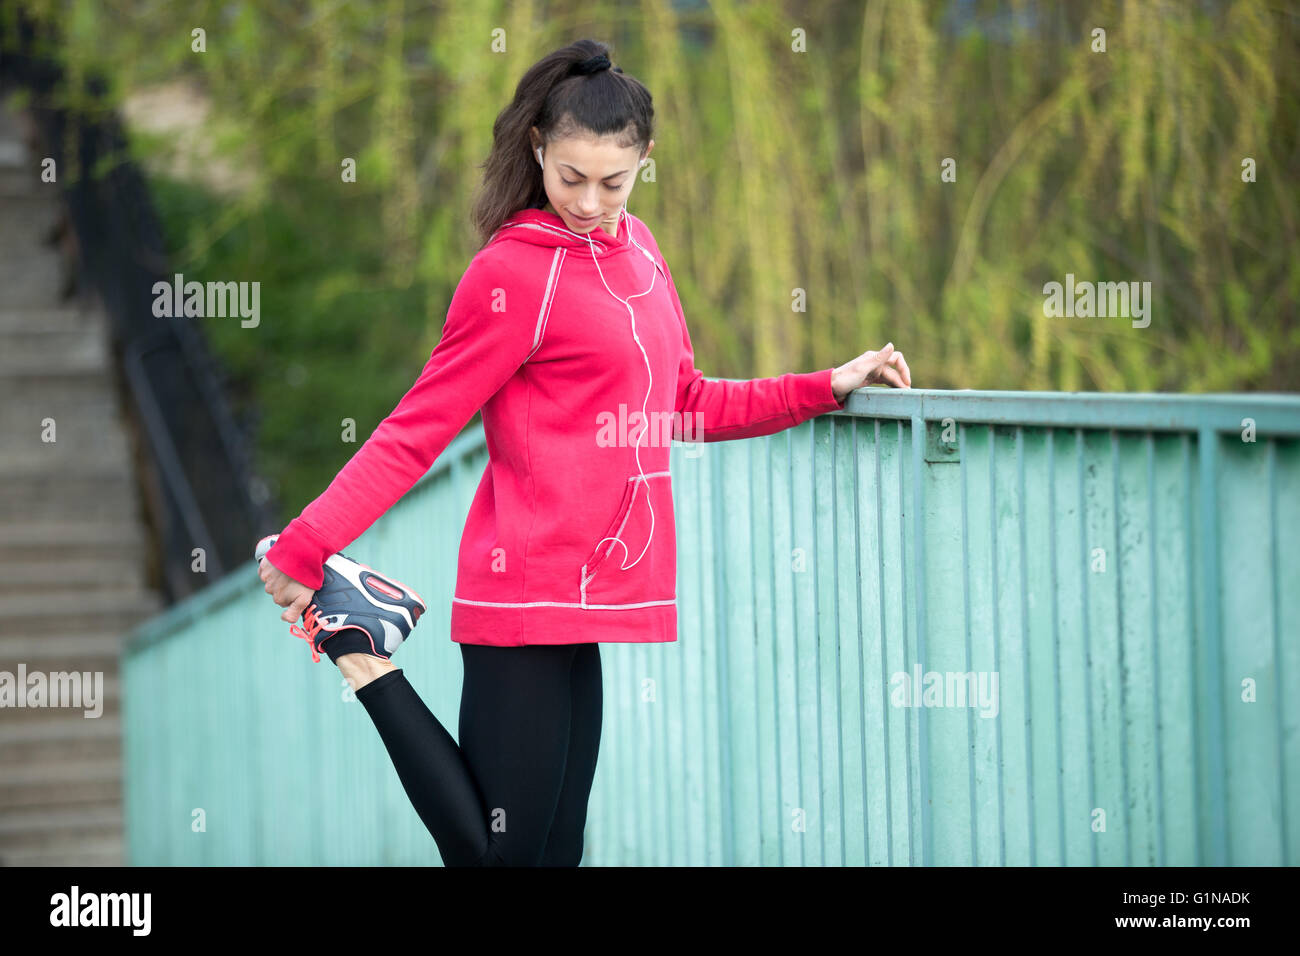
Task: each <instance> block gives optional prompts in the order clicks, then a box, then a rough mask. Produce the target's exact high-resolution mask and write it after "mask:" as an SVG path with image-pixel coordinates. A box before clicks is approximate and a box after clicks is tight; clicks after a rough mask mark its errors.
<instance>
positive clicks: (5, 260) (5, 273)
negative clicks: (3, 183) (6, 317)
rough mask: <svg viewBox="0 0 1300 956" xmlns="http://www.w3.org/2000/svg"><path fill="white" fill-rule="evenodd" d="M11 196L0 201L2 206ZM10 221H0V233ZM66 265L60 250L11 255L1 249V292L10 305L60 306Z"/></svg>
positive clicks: (6, 304) (6, 303)
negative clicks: (29, 254)
mask: <svg viewBox="0 0 1300 956" xmlns="http://www.w3.org/2000/svg"><path fill="white" fill-rule="evenodd" d="M9 201H10V200H5V202H4V203H0V209H3V208H4V206H5V205H6V204H7V203H8V202H9ZM9 228H11V227H10V226H8V225H5V224H3V223H0V234H3V233H4V232H5V231H6V230H7V229H9ZM65 269H66V267H65V266H64V265H63V263H62V261H61V260H60V258H59V255H58V253H56V252H54V251H53V250H49V251H48V255H41V256H22V257H20V258H12V257H10V256H8V255H6V254H5V253H4V250H0V290H3V292H2V293H0V295H3V298H4V304H5V306H6V307H7V308H11V309H12V308H24V307H31V306H40V307H50V306H57V305H59V303H60V302H62V301H63V288H64V272H65Z"/></svg>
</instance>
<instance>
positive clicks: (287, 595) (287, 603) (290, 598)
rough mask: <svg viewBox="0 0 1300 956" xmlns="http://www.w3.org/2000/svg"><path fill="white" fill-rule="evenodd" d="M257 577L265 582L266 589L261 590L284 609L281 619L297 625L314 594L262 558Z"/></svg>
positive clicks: (258, 564)
mask: <svg viewBox="0 0 1300 956" xmlns="http://www.w3.org/2000/svg"><path fill="white" fill-rule="evenodd" d="M257 576H258V577H260V578H261V579H262V580H263V581H265V582H266V587H264V588H263V589H262V590H264V591H265V592H266V593H267V594H269V595H271V597H272V598H273V599H274V600H275V603H276V604H278V605H280V607H282V608H284V609H285V610H284V613H283V614H281V615H280V617H281V619H282V620H285V621H287V622H289V623H290V624H296V623H298V619H299V618H300V617H302V613H303V611H305V610H307V605H308V604H310V603H311V599H312V596H313V595H314V594H315V593H316V592H315V591H314V590H312V589H311V588H309V587H307V585H305V584H301V583H299V582H298V581H295V580H294V579H293V578H291V577H289V575H287V574H285V573H284V572H283V571H281V570H280V569H279V568H277V567H276V566H275V565H274V564H272V563H271V562H270V561H268V560H266V558H262V560H261V561H259V562H258V563H257Z"/></svg>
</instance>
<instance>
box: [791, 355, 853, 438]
mask: <svg viewBox="0 0 1300 956" xmlns="http://www.w3.org/2000/svg"><path fill="white" fill-rule="evenodd" d="M834 374H835V369H833V368H824V369H822V370H820V371H817V372H803V373H800V374H796V375H793V376H792V379H793V381H792V384H793V385H794V389H793V393H792V395H791V400H790V410H791V413H792V414H793V415H794V417H795V424H796V425H797V424H800V423H802V422H805V421H807V420H808V419H810V418H815V417H816V416H818V415H821V414H824V413H825V412H833V411H836V410H840V411H842V410H843V409H844V406H845V405H847V404H848V401H849V396H848V395H845V396H844V401H842V402H841V401H837V400H836V398H835V392H834V391H833V390H832V389H831V377H832V376H833V375H834ZM852 394H853V393H852V392H850V393H849V395H852Z"/></svg>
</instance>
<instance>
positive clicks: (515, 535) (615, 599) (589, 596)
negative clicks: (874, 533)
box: [267, 209, 844, 646]
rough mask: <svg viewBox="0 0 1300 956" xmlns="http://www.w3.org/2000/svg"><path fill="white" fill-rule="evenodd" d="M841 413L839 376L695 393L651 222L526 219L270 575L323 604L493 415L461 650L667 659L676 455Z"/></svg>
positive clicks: (286, 534)
mask: <svg viewBox="0 0 1300 956" xmlns="http://www.w3.org/2000/svg"><path fill="white" fill-rule="evenodd" d="M629 231H630V235H629ZM620 298H622V299H625V300H627V304H624V302H622V301H619V299H620ZM843 407H844V404H843V403H842V402H837V401H836V400H835V397H834V395H833V394H832V393H831V369H829V368H827V369H822V370H821V371H817V372H807V373H802V374H797V373H788V374H785V375H781V376H779V377H776V378H763V379H753V380H751V381H743V382H725V381H709V380H708V379H706V378H704V376H703V373H701V372H700V370H699V369H697V368H695V364H694V352H693V350H692V348H691V339H690V335H689V334H688V333H687V331H686V318H685V316H684V315H683V314H682V306H681V301H680V300H679V299H678V297H677V290H676V288H675V287H674V285H673V279H672V273H671V272H670V271H669V270H668V263H667V262H665V261H664V259H663V256H662V255H660V253H659V247H658V245H657V244H656V243H655V240H654V237H653V236H652V235H651V234H650V230H649V229H647V228H646V226H645V224H644V223H643V222H641V220H640V219H638V218H636V217H635V216H633V215H631V214H630V213H627V212H624V213H623V214H622V215H621V216H620V219H619V228H618V235H617V236H616V237H611V236H610V235H609V233H607V232H605V231H604V230H603V229H600V228H597V229H595V230H593V231H592V232H591V233H590V237H588V236H586V235H583V234H581V233H577V232H574V231H572V230H570V229H569V228H568V227H567V226H566V225H565V224H564V221H563V220H562V219H561V218H560V217H559V216H558V215H556V214H554V213H551V212H547V211H545V210H542V209H524V210H521V211H519V212H517V213H515V214H514V215H512V216H511V217H510V218H509V219H507V220H506V221H505V222H504V223H503V224H502V226H501V228H500V229H498V230H497V231H496V232H495V233H494V234H493V236H492V238H491V239H490V240H489V242H488V244H487V245H486V246H485V247H484V248H483V249H482V250H480V251H479V253H478V254H477V255H475V257H474V258H473V260H472V261H471V262H470V264H469V267H468V268H467V269H466V270H465V275H464V276H463V277H462V278H461V281H460V283H459V285H458V286H457V287H456V291H455V294H454V295H453V296H452V300H451V304H450V306H449V307H448V310H447V320H446V323H445V324H444V326H443V331H442V338H441V340H440V341H439V342H438V344H437V346H436V347H435V348H434V350H433V353H432V354H431V355H430V356H429V360H428V362H427V363H426V364H425V366H424V370H423V371H422V372H421V373H420V377H419V378H418V379H417V380H416V382H415V384H414V385H413V386H412V387H411V389H410V390H409V391H408V392H407V393H406V394H405V395H404V396H403V397H402V400H401V401H400V402H399V403H398V405H397V407H396V408H395V409H393V412H392V413H391V414H390V415H389V416H388V417H387V418H385V419H384V420H383V421H382V422H380V423H379V425H378V427H377V428H376V429H375V431H374V433H373V434H372V435H371V436H370V438H369V439H368V440H367V441H366V442H365V443H364V444H363V445H362V446H361V447H360V448H359V449H358V450H357V453H356V454H355V455H353V457H352V459H351V460H350V461H349V462H348V463H347V464H346V465H345V466H344V467H343V469H342V470H341V471H340V472H339V473H338V475H337V476H336V477H335V478H334V480H333V481H332V482H331V483H330V485H329V487H328V488H327V489H325V491H324V493H323V494H321V496H320V497H318V498H317V499H316V500H315V501H313V502H312V503H311V504H309V505H308V506H307V507H306V508H305V509H303V512H302V514H301V515H300V516H299V517H297V518H295V519H294V520H293V521H291V522H290V523H289V526H288V527H287V528H285V529H284V531H283V532H282V533H281V535H280V538H279V540H278V541H277V542H276V544H275V546H274V547H273V548H272V549H271V550H270V551H269V552H268V553H267V560H269V561H270V562H271V563H272V564H273V565H275V567H277V568H279V569H280V570H281V571H283V572H284V573H285V574H287V575H289V576H290V577H291V578H294V579H295V580H297V581H299V582H301V583H302V584H304V585H306V586H307V587H311V588H318V587H320V585H321V581H322V572H321V565H322V564H323V562H324V561H325V559H326V558H327V557H329V555H331V554H333V553H334V552H336V551H340V550H342V549H344V548H346V547H347V546H348V545H349V544H350V543H351V542H352V541H354V540H355V539H356V538H357V537H358V536H359V535H360V534H361V533H362V532H363V531H365V530H366V529H367V528H368V527H369V526H370V525H371V524H373V523H374V521H375V520H376V519H377V518H379V516H380V515H382V514H383V513H384V512H385V511H387V510H388V509H389V508H390V507H392V505H393V504H394V502H396V501H397V500H398V499H399V498H400V497H401V496H402V495H404V494H405V493H406V492H407V491H408V490H409V489H410V488H411V486H412V485H414V484H415V483H416V482H417V481H418V480H419V479H420V478H422V477H423V476H424V475H425V473H426V472H428V470H429V468H430V467H431V466H432V464H433V462H434V460H435V459H436V458H437V457H438V455H440V454H441V453H442V451H443V449H444V448H446V447H447V445H448V444H449V443H450V442H451V440H452V439H453V438H454V437H455V436H456V435H457V433H459V431H460V430H461V429H462V428H463V427H464V426H465V424H466V423H467V422H468V421H469V420H470V418H472V417H473V415H474V412H475V411H477V410H479V409H480V408H482V412H483V429H484V432H485V434H486V438H487V448H488V456H489V462H488V466H487V468H486V469H485V470H484V472H483V477H482V479H481V480H480V482H479V485H478V490H477V492H476V493H475V495H474V500H473V502H472V504H471V505H470V509H469V515H468V517H467V519H466V521H465V530H464V534H463V536H462V537H461V542H460V553H459V558H458V562H457V575H456V589H455V592H454V596H453V598H452V608H451V639H452V640H453V641H457V642H461V643H467V644H491V645H497V646H519V645H524V644H576V643H589V642H592V641H602V642H604V641H620V642H662V641H675V640H676V639H677V544H676V536H675V529H674V523H673V500H672V485H671V481H670V476H669V472H668V453H669V448H670V440H671V439H673V438H676V439H678V440H685V441H701V440H702V441H726V440H729V439H734V438H750V437H753V436H757V435H770V434H772V433H774V432H778V431H781V430H783V429H786V428H791V427H793V426H795V425H798V424H800V423H801V422H804V421H806V420H807V419H809V418H812V417H814V416H816V415H820V414H822V413H824V412H828V411H831V410H833V409H837V408H843ZM646 421H648V422H649V423H650V427H649V428H646V427H644V426H643V423H644V422H646Z"/></svg>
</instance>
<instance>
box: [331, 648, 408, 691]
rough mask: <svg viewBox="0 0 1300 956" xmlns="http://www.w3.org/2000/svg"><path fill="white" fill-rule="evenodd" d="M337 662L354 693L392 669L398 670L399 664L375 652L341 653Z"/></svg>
mask: <svg viewBox="0 0 1300 956" xmlns="http://www.w3.org/2000/svg"><path fill="white" fill-rule="evenodd" d="M335 663H336V664H337V665H338V668H339V671H340V672H341V673H342V674H343V679H344V680H346V681H347V682H348V684H349V686H351V688H352V692H353V693H356V692H357V691H358V690H360V689H361V688H362V687H365V686H366V685H367V684H369V683H370V682H371V681H373V680H376V679H377V678H380V677H383V676H384V675H385V674H387V673H389V672H390V671H395V670H397V666H396V665H395V664H394V663H393V662H392V661H386V660H384V659H383V658H382V657H375V656H374V655H373V654H360V653H358V654H340V655H339V659H338V660H337V661H335Z"/></svg>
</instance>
